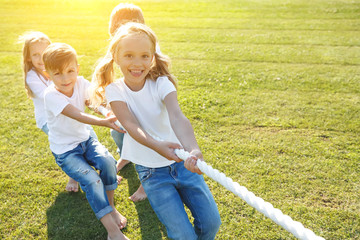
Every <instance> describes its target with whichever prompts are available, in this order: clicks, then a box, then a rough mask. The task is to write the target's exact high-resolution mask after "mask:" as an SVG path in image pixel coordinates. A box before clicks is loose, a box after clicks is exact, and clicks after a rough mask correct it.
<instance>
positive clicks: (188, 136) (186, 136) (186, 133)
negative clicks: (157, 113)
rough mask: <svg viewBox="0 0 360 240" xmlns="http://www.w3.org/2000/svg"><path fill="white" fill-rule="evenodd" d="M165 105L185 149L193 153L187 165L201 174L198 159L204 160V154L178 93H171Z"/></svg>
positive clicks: (172, 125)
mask: <svg viewBox="0 0 360 240" xmlns="http://www.w3.org/2000/svg"><path fill="white" fill-rule="evenodd" d="M164 102H165V106H166V109H167V111H168V114H169V119H170V124H171V127H172V129H173V130H174V132H175V134H176V137H177V138H178V139H179V140H180V142H181V144H182V145H183V147H184V149H185V150H186V151H188V152H190V154H191V155H192V156H191V157H190V158H188V159H187V160H186V161H185V167H186V168H187V169H188V170H190V171H192V172H196V173H198V174H201V171H200V169H199V168H198V167H197V166H196V161H197V159H200V160H202V161H203V155H202V153H201V151H200V148H199V145H198V143H197V141H196V138H195V134H194V129H193V127H192V126H191V123H190V121H189V119H187V117H185V115H184V114H183V113H182V111H181V109H180V106H179V103H178V101H177V93H176V92H175V91H174V92H171V93H169V94H168V95H167V96H166V97H165V99H164Z"/></svg>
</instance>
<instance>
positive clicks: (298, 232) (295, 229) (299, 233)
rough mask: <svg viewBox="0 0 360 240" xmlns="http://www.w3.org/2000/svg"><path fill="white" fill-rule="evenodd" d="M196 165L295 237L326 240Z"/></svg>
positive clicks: (104, 111)
mask: <svg viewBox="0 0 360 240" xmlns="http://www.w3.org/2000/svg"><path fill="white" fill-rule="evenodd" d="M98 110H99V112H101V114H103V115H104V116H108V115H109V113H110V111H109V110H107V109H106V108H104V107H102V106H100V107H99V108H98ZM115 124H116V125H118V126H119V127H120V128H122V126H121V124H120V123H119V121H116V122H115ZM153 137H154V136H153ZM154 138H155V139H156V140H160V139H158V138H157V137H154ZM160 141H161V140H160ZM175 154H176V155H177V156H178V157H179V158H180V159H182V160H183V161H185V160H186V159H188V158H189V157H191V155H190V153H189V152H187V151H185V150H184V149H175ZM196 165H197V167H198V168H199V169H200V171H201V172H203V173H205V174H206V175H207V176H208V177H210V178H211V179H213V180H215V181H216V182H218V183H220V184H221V185H223V186H224V187H225V188H226V189H228V190H229V191H231V192H233V193H234V194H235V195H237V196H238V197H240V198H241V199H242V200H244V201H245V202H247V203H248V204H249V205H250V206H252V207H253V208H255V209H256V210H258V211H259V212H261V213H262V214H264V215H265V216H266V217H268V218H270V219H271V220H273V221H274V222H275V223H276V224H278V225H280V226H281V227H283V228H284V229H285V230H286V231H288V232H290V233H292V234H293V235H294V236H295V237H297V238H299V239H302V240H325V239H324V238H322V237H319V236H316V235H315V233H314V232H313V231H311V230H310V229H307V228H305V227H304V226H303V225H302V224H301V223H300V222H297V221H294V220H292V218H291V217H289V216H288V215H285V214H283V213H282V212H281V210H279V209H277V208H274V207H273V205H272V204H271V203H269V202H265V201H264V200H263V199H262V198H260V197H257V196H255V194H254V193H252V192H250V191H249V190H247V188H246V187H243V186H240V184H239V183H237V182H234V181H233V180H232V179H231V178H229V177H226V175H225V174H224V173H222V172H220V171H219V170H217V169H213V168H212V167H211V166H210V165H208V164H206V162H204V161H200V160H198V161H197V163H196Z"/></svg>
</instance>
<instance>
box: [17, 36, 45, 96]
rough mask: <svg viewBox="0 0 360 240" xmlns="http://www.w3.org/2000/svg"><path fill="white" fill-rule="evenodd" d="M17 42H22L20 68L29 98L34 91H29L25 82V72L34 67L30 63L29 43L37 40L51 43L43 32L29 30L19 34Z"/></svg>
mask: <svg viewBox="0 0 360 240" xmlns="http://www.w3.org/2000/svg"><path fill="white" fill-rule="evenodd" d="M19 42H20V43H23V50H22V60H21V63H22V64H21V65H22V68H23V75H24V83H25V90H26V94H27V96H28V97H29V98H33V97H34V93H33V92H32V91H31V89H30V87H29V86H28V84H27V83H26V76H27V73H28V72H29V71H30V70H31V69H32V68H34V65H33V64H32V62H31V60H30V45H31V44H33V43H38V42H45V43H49V44H51V41H50V39H49V37H48V36H46V35H45V34H44V33H42V32H36V31H31V32H26V33H24V34H23V35H21V36H20V37H19ZM35 71H36V70H35ZM37 74H41V73H38V72H37Z"/></svg>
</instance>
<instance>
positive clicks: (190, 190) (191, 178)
mask: <svg viewBox="0 0 360 240" xmlns="http://www.w3.org/2000/svg"><path fill="white" fill-rule="evenodd" d="M135 168H136V171H137V172H138V174H139V178H140V181H141V183H142V185H143V187H144V189H145V192H146V195H147V197H148V199H149V202H150V204H151V206H152V208H153V210H154V211H155V213H156V215H157V216H158V218H159V220H160V221H161V222H162V223H163V224H164V225H165V227H166V230H167V234H168V237H169V238H172V239H182V240H192V239H202V240H209V239H214V238H215V235H216V233H217V232H218V230H219V227H220V224H221V220H220V215H219V211H218V209H217V206H216V203H215V200H214V198H213V196H212V194H211V192H210V190H209V187H208V186H207V185H206V183H205V181H204V178H203V176H202V175H198V174H196V173H192V172H190V171H189V170H187V169H186V168H185V167H184V162H180V163H173V164H171V165H170V166H167V167H161V168H148V167H144V166H141V165H136V166H135ZM184 204H185V205H186V206H187V207H188V208H189V209H190V211H191V213H192V216H193V217H194V226H193V225H192V224H191V223H190V221H189V217H188V215H187V214H186V212H185V209H184Z"/></svg>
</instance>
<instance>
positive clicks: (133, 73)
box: [129, 70, 144, 77]
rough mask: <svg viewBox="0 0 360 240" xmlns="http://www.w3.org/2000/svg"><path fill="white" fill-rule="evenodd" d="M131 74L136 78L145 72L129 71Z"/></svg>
mask: <svg viewBox="0 0 360 240" xmlns="http://www.w3.org/2000/svg"><path fill="white" fill-rule="evenodd" d="M129 72H130V73H131V75H133V76H134V77H139V76H141V75H142V73H143V72H144V71H143V70H129Z"/></svg>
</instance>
